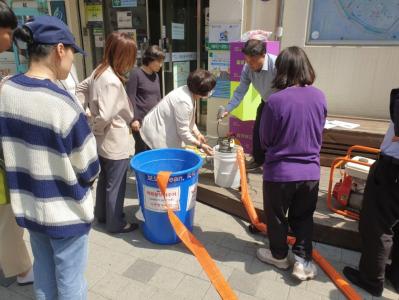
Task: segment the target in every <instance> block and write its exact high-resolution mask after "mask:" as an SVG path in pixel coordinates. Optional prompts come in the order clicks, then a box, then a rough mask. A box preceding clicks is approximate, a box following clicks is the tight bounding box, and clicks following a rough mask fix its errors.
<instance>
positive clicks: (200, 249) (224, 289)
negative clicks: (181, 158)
mask: <svg viewBox="0 0 399 300" xmlns="http://www.w3.org/2000/svg"><path fill="white" fill-rule="evenodd" d="M170 174H171V172H159V173H158V176H157V182H158V186H159V189H160V190H161V193H162V195H163V197H164V199H165V203H166V206H167V205H168V204H167V201H166V198H165V193H166V189H167V186H168V182H169V177H170ZM167 208H168V217H169V220H170V223H171V224H172V227H173V229H174V230H175V232H176V234H177V236H178V237H179V238H180V239H181V241H182V242H183V244H184V245H185V246H186V247H187V248H188V249H189V250H190V251H191V252H192V253H193V254H194V255H195V257H196V258H197V260H198V262H199V263H200V264H201V266H202V268H203V269H204V271H205V273H206V274H207V275H208V278H209V280H210V281H211V283H212V285H213V286H214V287H215V289H216V291H217V292H218V293H219V295H220V297H221V298H222V299H226V300H236V299H238V298H237V296H236V295H235V294H234V291H233V290H232V288H231V287H230V286H229V284H228V283H227V281H226V280H225V279H224V277H223V275H222V273H221V272H220V270H219V268H218V267H217V266H216V264H215V262H214V261H213V260H212V258H211V256H210V255H209V253H208V252H207V251H206V249H205V247H204V246H203V245H202V244H201V242H200V241H198V240H197V239H196V238H195V236H194V235H193V234H192V233H191V232H190V231H189V230H188V229H187V228H186V226H184V224H183V223H182V222H181V221H180V219H179V218H178V217H177V216H176V215H175V213H174V212H173V211H172V210H171V209H170V208H169V207H167Z"/></svg>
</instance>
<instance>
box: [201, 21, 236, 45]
mask: <svg viewBox="0 0 399 300" xmlns="http://www.w3.org/2000/svg"><path fill="white" fill-rule="evenodd" d="M240 38H241V25H240V24H210V25H209V43H230V42H235V41H239V40H240Z"/></svg>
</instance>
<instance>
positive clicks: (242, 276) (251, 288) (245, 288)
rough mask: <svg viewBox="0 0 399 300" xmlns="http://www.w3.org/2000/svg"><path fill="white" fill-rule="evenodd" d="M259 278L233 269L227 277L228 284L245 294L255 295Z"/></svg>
mask: <svg viewBox="0 0 399 300" xmlns="http://www.w3.org/2000/svg"><path fill="white" fill-rule="evenodd" d="M260 282H261V279H260V278H259V277H257V276H254V275H250V274H248V273H245V272H242V271H238V270H234V271H233V273H232V274H231V276H230V278H229V283H230V286H231V287H232V288H233V289H235V290H238V291H240V292H243V293H245V294H247V295H251V296H255V295H256V292H257V290H258V288H259V284H260Z"/></svg>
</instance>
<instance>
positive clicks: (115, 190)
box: [94, 156, 129, 232]
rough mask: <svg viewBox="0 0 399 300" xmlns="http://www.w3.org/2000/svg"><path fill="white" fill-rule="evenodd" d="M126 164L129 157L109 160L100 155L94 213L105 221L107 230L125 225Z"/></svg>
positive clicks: (116, 230)
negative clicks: (99, 170)
mask: <svg viewBox="0 0 399 300" xmlns="http://www.w3.org/2000/svg"><path fill="white" fill-rule="evenodd" d="M128 165H129V159H121V160H111V159H107V158H104V157H101V156H100V166H101V172H100V176H99V178H98V183H97V193H96V206H95V208H94V215H95V217H96V218H97V219H99V220H102V221H105V222H106V229H107V231H109V232H118V231H119V230H121V229H122V228H123V227H125V226H126V221H125V220H124V219H123V204H124V202H125V192H126V171H127V168H128Z"/></svg>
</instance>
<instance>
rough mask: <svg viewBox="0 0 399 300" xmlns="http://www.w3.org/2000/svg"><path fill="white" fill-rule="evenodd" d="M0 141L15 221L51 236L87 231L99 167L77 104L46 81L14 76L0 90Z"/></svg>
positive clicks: (90, 134) (82, 113)
mask: <svg viewBox="0 0 399 300" xmlns="http://www.w3.org/2000/svg"><path fill="white" fill-rule="evenodd" d="M0 137H1V145H2V148H3V152H4V159H5V164H6V171H7V182H8V185H9V189H10V197H11V205H12V208H13V211H14V213H15V215H16V219H17V223H18V224H19V225H20V226H22V227H26V228H28V229H30V230H34V231H40V232H42V233H45V234H48V235H49V236H51V237H55V238H62V237H68V236H74V235H80V234H84V233H86V232H88V230H89V229H90V224H91V222H92V220H93V199H92V195H91V191H90V188H89V187H90V184H91V182H92V181H93V180H94V179H95V178H96V177H97V176H98V173H99V170H100V167H99V162H98V156H97V149H96V148H97V147H96V142H95V138H94V136H93V134H92V133H91V131H90V128H89V125H88V123H87V120H86V117H85V115H84V112H83V111H82V109H81V107H80V106H79V104H78V103H77V100H76V99H74V98H73V97H72V96H71V95H70V94H69V93H67V92H66V91H64V90H62V89H60V88H59V87H58V86H57V85H55V84H54V83H52V82H51V81H49V80H39V79H34V78H29V77H27V76H25V75H23V74H21V75H16V76H14V77H12V78H11V79H9V80H8V81H7V82H6V83H5V84H4V85H3V87H2V90H1V94H0Z"/></svg>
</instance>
